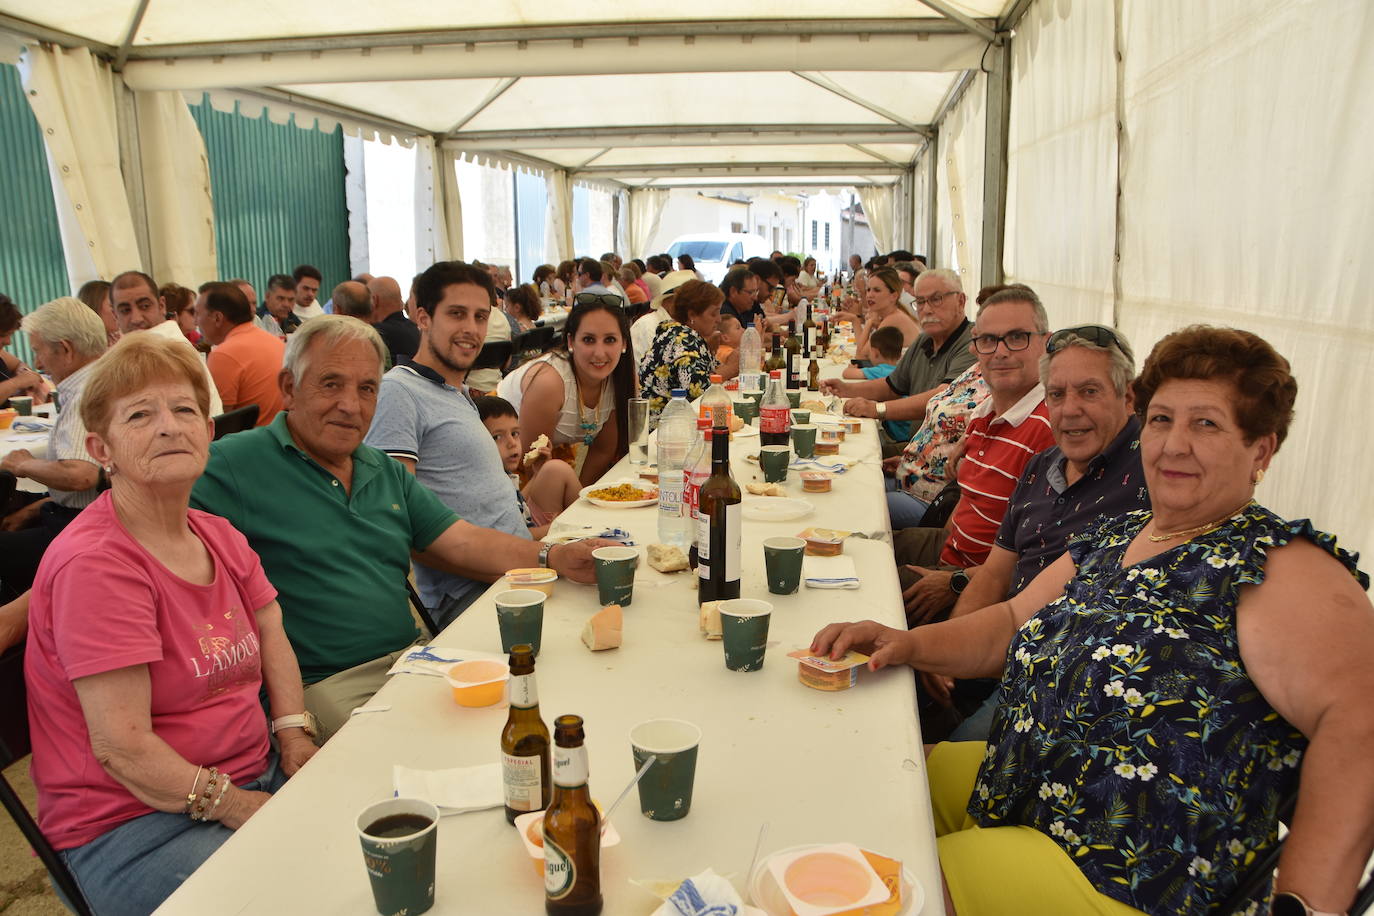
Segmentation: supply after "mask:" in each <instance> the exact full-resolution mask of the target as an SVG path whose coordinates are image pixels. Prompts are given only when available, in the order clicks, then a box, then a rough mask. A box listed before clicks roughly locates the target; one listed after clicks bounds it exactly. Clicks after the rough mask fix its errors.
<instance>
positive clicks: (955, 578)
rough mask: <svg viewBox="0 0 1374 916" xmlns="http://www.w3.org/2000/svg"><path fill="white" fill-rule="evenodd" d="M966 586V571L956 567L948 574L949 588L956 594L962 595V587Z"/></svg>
mask: <svg viewBox="0 0 1374 916" xmlns="http://www.w3.org/2000/svg"><path fill="white" fill-rule="evenodd" d="M966 588H968V573H966V572H964V571H963V570H962V569H956V570H955V571H954V572H952V573H950V576H949V590H950V591H952V592H954V594H956V595H962V594H963V593H964V589H966Z"/></svg>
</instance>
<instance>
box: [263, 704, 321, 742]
mask: <svg viewBox="0 0 1374 916" xmlns="http://www.w3.org/2000/svg"><path fill="white" fill-rule="evenodd" d="M284 728H299V729H301V730H302V731H304V732H305V734H306V737H307V738H314V737H316V736H317V735H319V733H320V729H319V720H317V719H316V718H315V716H314V714H313V713H311V712H310V711H308V710H307V711H306V712H303V713H300V714H299V715H295V716H278V717H277V718H275V719H273V720H272V734H274V735H275V734H276V733H277V732H279V731H281V730H282V729H284Z"/></svg>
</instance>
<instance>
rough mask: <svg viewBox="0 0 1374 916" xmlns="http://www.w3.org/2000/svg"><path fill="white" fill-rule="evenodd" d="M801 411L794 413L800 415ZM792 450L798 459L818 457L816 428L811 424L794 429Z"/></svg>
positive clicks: (794, 427)
mask: <svg viewBox="0 0 1374 916" xmlns="http://www.w3.org/2000/svg"><path fill="white" fill-rule="evenodd" d="M799 412H801V411H793V413H799ZM792 448H793V450H794V451H795V452H796V453H797V457H798V458H815V457H816V427H815V426H812V425H811V424H810V423H807V424H804V425H798V426H793V427H792Z"/></svg>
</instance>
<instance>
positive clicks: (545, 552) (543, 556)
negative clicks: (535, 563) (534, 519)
mask: <svg viewBox="0 0 1374 916" xmlns="http://www.w3.org/2000/svg"><path fill="white" fill-rule="evenodd" d="M553 547H554V545H553V544H545V545H544V546H543V547H540V548H539V568H540V569H548V568H549V551H551V550H553Z"/></svg>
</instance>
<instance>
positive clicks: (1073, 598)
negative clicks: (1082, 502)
mask: <svg viewBox="0 0 1374 916" xmlns="http://www.w3.org/2000/svg"><path fill="white" fill-rule="evenodd" d="M1296 394H1297V383H1296V382H1295V381H1294V380H1293V377H1292V376H1291V375H1290V374H1289V371H1288V362H1287V361H1286V360H1285V359H1284V358H1283V357H1281V356H1279V355H1278V354H1277V353H1275V352H1274V350H1273V348H1272V347H1270V346H1269V345H1268V344H1267V343H1265V342H1264V341H1263V340H1261V339H1260V338H1258V337H1256V336H1255V335H1253V334H1250V333H1248V332H1245V331H1237V330H1230V329H1217V328H1207V327H1200V326H1199V327H1193V328H1188V329H1185V330H1183V331H1179V332H1176V333H1174V334H1171V335H1169V336H1168V337H1166V338H1164V339H1163V340H1162V341H1160V343H1159V344H1158V345H1157V346H1156V347H1155V349H1154V352H1153V353H1151V354H1150V359H1149V361H1148V362H1147V363H1146V365H1145V369H1144V371H1143V373H1142V374H1141V377H1140V378H1139V379H1138V380H1137V381H1136V383H1135V403H1136V405H1137V409H1138V410H1140V411H1141V414H1142V417H1143V431H1142V433H1141V437H1140V448H1141V457H1142V460H1143V464H1144V468H1145V476H1146V479H1147V481H1148V483H1149V488H1150V496H1151V502H1152V506H1153V509H1152V510H1141V511H1138V512H1132V513H1128V514H1127V515H1124V516H1121V517H1118V518H1101V519H1099V520H1098V521H1097V522H1096V523H1094V524H1092V525H1090V526H1089V527H1088V529H1087V530H1085V531H1083V532H1081V533H1079V534H1078V535H1077V537H1075V538H1074V539H1073V540H1071V541H1070V546H1069V550H1068V552H1067V553H1066V554H1065V556H1063V557H1062V558H1060V560H1059V561H1057V562H1056V563H1054V564H1053V565H1051V566H1050V567H1048V568H1047V569H1046V570H1045V571H1044V572H1043V573H1041V574H1040V576H1039V577H1037V578H1036V579H1035V580H1034V581H1033V582H1032V583H1031V584H1030V586H1029V587H1027V588H1026V590H1025V591H1023V592H1021V593H1020V595H1018V596H1017V597H1016V598H1013V599H1012V600H1011V601H1008V602H1004V603H1002V604H998V605H994V606H992V607H988V608H984V609H982V610H980V611H976V612H974V613H972V614H968V615H966V616H962V617H959V618H957V619H954V620H951V621H949V622H947V623H941V624H936V625H932V626H926V627H920V628H919V629H916V630H912V631H905V630H902V631H898V630H892V629H889V628H886V627H882V626H880V625H878V624H876V623H874V622H872V621H865V622H863V623H858V624H832V625H831V626H829V627H827V628H826V629H824V630H822V631H821V632H820V633H819V634H817V637H816V640H815V645H814V648H815V650H816V651H827V652H831V653H832V654H834V653H839V652H843V651H844V650H846V649H848V648H851V647H853V648H858V649H860V650H861V651H867V652H869V653H870V654H871V656H872V660H871V661H870V663H869V664H870V666H871V667H872V668H875V669H876V668H882V667H884V666H887V665H893V664H909V665H913V666H915V667H917V668H921V669H923V670H926V671H932V672H935V673H938V674H946V675H953V676H956V677H989V676H995V675H1000V676H1001V677H1002V685H1001V688H1000V693H999V698H998V699H999V704H998V709H997V715H996V719H995V721H994V724H993V726H992V731H991V734H990V736H989V741H988V742H987V744H986V745H984V744H982V743H978V742H966V743H963V744H957V745H952V744H941V745H937V746H936V748H935V749H934V750H933V751H932V752H931V754H930V759H929V767H930V774H929V778H930V782H931V795H932V800H933V802H934V807H935V809H936V814H935V819H936V832H937V834H939V835H940V837H941V838H940V841H939V847H940V858H941V866H942V870H943V872H944V876H945V883H946V891H947V894H948V899H949V900H951V901H952V905H950V904H947V906H950V910H951V912H955V911H957V912H958V913H960V914H963V916H970V914H979V913H999V912H1020V913H1032V912H1070V911H1072V912H1091V913H1131V912H1135V911H1144V912H1147V913H1151V914H1160V916H1162V914H1166V913H1167V914H1171V916H1173V914H1185V916H1187V914H1202V913H1206V912H1209V911H1210V910H1209V908H1210V907H1212V906H1213V905H1215V904H1217V903H1218V902H1220V901H1221V900H1223V899H1224V898H1225V897H1226V896H1227V895H1228V894H1229V893H1230V892H1231V891H1232V890H1233V889H1234V888H1235V887H1236V886H1237V885H1238V884H1239V883H1240V882H1241V880H1242V879H1243V877H1244V876H1245V872H1246V869H1247V868H1248V867H1249V866H1250V864H1251V862H1252V861H1253V860H1254V859H1255V858H1256V857H1257V856H1258V855H1260V854H1262V853H1263V852H1264V851H1265V850H1266V849H1268V848H1270V847H1272V846H1273V844H1274V843H1275V842H1276V838H1277V824H1278V808H1279V805H1280V802H1281V800H1282V799H1283V798H1284V797H1285V796H1288V795H1291V794H1292V792H1293V791H1295V790H1296V789H1297V788H1298V774H1299V769H1298V768H1299V765H1302V778H1301V791H1300V792H1299V795H1298V806H1297V812H1296V816H1295V817H1294V818H1293V820H1292V821H1291V824H1290V826H1291V828H1292V829H1291V832H1290V833H1289V835H1288V839H1287V841H1286V843H1285V845H1284V848H1283V853H1282V857H1281V859H1280V861H1279V878H1278V882H1277V887H1276V888H1275V891H1276V892H1277V895H1278V896H1279V897H1284V896H1285V895H1290V894H1291V895H1295V896H1298V897H1301V898H1302V899H1303V900H1304V901H1305V902H1306V904H1307V905H1308V906H1310V907H1311V910H1310V911H1316V912H1323V913H1331V912H1341V911H1343V910H1345V908H1346V907H1347V906H1349V904H1350V902H1351V900H1352V899H1353V897H1354V895H1355V890H1356V886H1357V884H1358V882H1359V880H1360V877H1361V874H1362V872H1363V870H1364V866H1365V862H1366V861H1367V860H1368V858H1369V855H1370V851H1371V846H1374V818H1372V817H1371V812H1374V767H1370V766H1369V759H1370V755H1371V754H1374V707H1371V705H1370V704H1369V697H1370V696H1371V695H1374V665H1370V664H1369V659H1370V658H1371V657H1374V608H1371V606H1370V602H1369V599H1368V598H1367V597H1366V596H1365V594H1364V589H1365V588H1367V587H1368V582H1369V580H1368V577H1367V576H1365V575H1364V573H1362V572H1360V571H1359V570H1358V569H1356V567H1355V562H1356V558H1355V557H1353V556H1351V555H1350V554H1348V553H1346V552H1345V551H1343V550H1341V549H1340V548H1339V547H1337V546H1336V542H1335V538H1333V537H1332V536H1331V535H1329V534H1325V533H1323V532H1320V531H1316V530H1314V529H1313V527H1312V525H1311V524H1310V523H1309V522H1308V521H1306V520H1302V521H1294V522H1290V521H1285V520H1284V519H1282V518H1280V517H1279V516H1277V515H1275V514H1274V513H1273V512H1270V511H1269V510H1268V509H1265V508H1263V507H1262V506H1260V505H1258V504H1257V503H1255V502H1254V501H1253V495H1254V489H1255V484H1256V483H1258V482H1259V480H1260V479H1261V478H1262V477H1263V474H1264V471H1265V469H1266V468H1267V467H1268V466H1269V462H1270V461H1271V459H1272V458H1273V456H1274V453H1275V452H1276V451H1277V450H1278V448H1279V446H1280V445H1281V444H1282V442H1283V440H1284V437H1285V435H1286V434H1287V431H1288V424H1289V421H1290V418H1291V416H1292V406H1293V401H1294V398H1295V397H1296ZM1007 869H1011V871H1010V872H1008V871H1007ZM1008 874H1010V875H1012V876H1016V875H1024V876H1025V880H1022V881H1017V880H997V881H989V880H987V879H988V878H989V877H991V876H994V875H997V876H999V877H1001V878H1004V879H1005V878H1006V877H1007V876H1008ZM1264 893H1266V894H1267V889H1266V891H1265V892H1264ZM1297 906H1298V901H1296V900H1285V901H1284V907H1285V911H1289V910H1290V909H1291V908H1293V907H1297ZM1297 911H1298V912H1302V911H1303V910H1302V909H1301V908H1298V909H1297ZM1248 912H1251V913H1267V912H1268V905H1267V903H1265V902H1264V900H1263V899H1262V898H1256V899H1255V900H1252V901H1250V907H1249V910H1248ZM1276 912H1277V910H1276Z"/></svg>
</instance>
